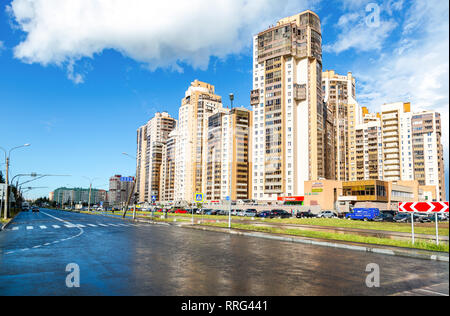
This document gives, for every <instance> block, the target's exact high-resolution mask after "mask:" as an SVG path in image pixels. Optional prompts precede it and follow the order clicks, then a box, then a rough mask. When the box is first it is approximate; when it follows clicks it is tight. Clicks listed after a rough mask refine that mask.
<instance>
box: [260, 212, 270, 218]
mask: <svg viewBox="0 0 450 316" xmlns="http://www.w3.org/2000/svg"><path fill="white" fill-rule="evenodd" d="M271 215H272V212H271V211H262V212H260V213H259V214H258V215H257V216H258V217H261V218H270V216H271Z"/></svg>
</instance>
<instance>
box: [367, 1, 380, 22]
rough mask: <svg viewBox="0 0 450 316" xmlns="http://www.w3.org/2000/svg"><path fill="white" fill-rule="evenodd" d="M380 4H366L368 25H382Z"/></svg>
mask: <svg viewBox="0 0 450 316" xmlns="http://www.w3.org/2000/svg"><path fill="white" fill-rule="evenodd" d="M380 12H381V9H380V6H379V5H378V4H376V3H369V4H368V5H367V6H366V13H367V15H366V25H367V26H368V27H380Z"/></svg>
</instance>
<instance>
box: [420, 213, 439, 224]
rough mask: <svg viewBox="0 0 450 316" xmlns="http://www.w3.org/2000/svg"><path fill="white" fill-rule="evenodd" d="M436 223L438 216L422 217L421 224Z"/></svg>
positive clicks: (428, 215)
mask: <svg viewBox="0 0 450 316" xmlns="http://www.w3.org/2000/svg"><path fill="white" fill-rule="evenodd" d="M435 221H436V215H435V214H427V215H424V216H420V218H419V222H421V223H433V222H435Z"/></svg>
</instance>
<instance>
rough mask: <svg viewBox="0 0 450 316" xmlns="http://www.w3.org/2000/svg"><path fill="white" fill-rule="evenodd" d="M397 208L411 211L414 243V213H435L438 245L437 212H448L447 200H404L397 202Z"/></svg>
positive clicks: (402, 210)
mask: <svg viewBox="0 0 450 316" xmlns="http://www.w3.org/2000/svg"><path fill="white" fill-rule="evenodd" d="M398 210H399V212H401V213H411V223H412V242H413V244H414V242H415V238H414V213H415V212H416V213H419V214H420V213H421V214H433V213H434V214H435V221H436V244H437V245H439V220H438V214H441V213H448V212H449V203H448V202H404V203H399V205H398Z"/></svg>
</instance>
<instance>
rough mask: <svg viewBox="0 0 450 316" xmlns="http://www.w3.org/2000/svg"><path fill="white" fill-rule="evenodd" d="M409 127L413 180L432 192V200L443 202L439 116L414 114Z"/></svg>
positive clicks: (436, 114) (443, 181) (442, 168)
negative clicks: (410, 127) (410, 129)
mask: <svg viewBox="0 0 450 316" xmlns="http://www.w3.org/2000/svg"><path fill="white" fill-rule="evenodd" d="M411 125H412V146H413V161H414V178H415V179H416V180H417V181H419V184H420V185H421V186H424V187H427V190H428V191H431V192H432V194H431V196H432V197H433V200H437V201H443V200H445V192H446V191H445V175H444V168H445V167H444V149H443V145H442V143H441V136H442V127H441V126H442V122H441V116H440V114H439V113H437V112H435V111H424V112H421V113H415V114H413V116H412V119H411ZM433 187H434V190H433V189H432V188H433Z"/></svg>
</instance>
